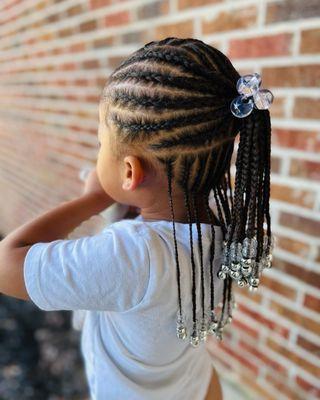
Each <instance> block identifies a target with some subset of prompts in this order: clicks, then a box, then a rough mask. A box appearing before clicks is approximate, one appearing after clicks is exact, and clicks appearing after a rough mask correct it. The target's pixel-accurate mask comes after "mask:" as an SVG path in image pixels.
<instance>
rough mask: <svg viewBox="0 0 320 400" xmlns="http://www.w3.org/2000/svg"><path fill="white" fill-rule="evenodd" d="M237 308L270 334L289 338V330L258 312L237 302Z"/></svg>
mask: <svg viewBox="0 0 320 400" xmlns="http://www.w3.org/2000/svg"><path fill="white" fill-rule="evenodd" d="M242 289H243V288H242ZM238 307H239V310H240V311H243V312H244V313H245V314H247V315H248V316H250V317H251V318H252V319H253V320H254V321H256V322H257V323H261V324H262V325H264V326H266V327H267V328H268V329H269V330H270V331H271V332H276V333H278V334H279V335H281V336H283V337H284V338H286V339H287V338H288V337H289V330H288V329H287V328H285V327H283V326H281V325H280V324H278V323H277V322H275V321H274V320H273V319H269V318H267V317H265V316H263V315H262V314H261V312H260V311H253V310H251V309H250V308H249V307H246V306H245V305H244V304H242V303H239V302H238Z"/></svg>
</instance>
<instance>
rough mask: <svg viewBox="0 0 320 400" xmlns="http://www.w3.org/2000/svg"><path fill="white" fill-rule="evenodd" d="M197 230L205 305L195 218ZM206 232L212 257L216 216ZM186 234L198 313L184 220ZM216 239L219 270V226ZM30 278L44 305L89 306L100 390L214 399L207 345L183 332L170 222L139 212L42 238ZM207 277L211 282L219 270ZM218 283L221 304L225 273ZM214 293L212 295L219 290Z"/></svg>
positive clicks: (186, 259) (91, 374)
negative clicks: (89, 229)
mask: <svg viewBox="0 0 320 400" xmlns="http://www.w3.org/2000/svg"><path fill="white" fill-rule="evenodd" d="M192 229H193V242H194V246H193V247H194V255H195V263H196V266H197V271H196V287H197V293H198V298H197V313H198V312H199V307H200V305H201V304H200V302H201V299H200V295H199V293H200V291H199V288H200V285H201V281H200V257H199V251H198V241H197V237H198V236H197V229H196V224H195V223H194V224H192ZM201 231H202V232H201V233H202V245H203V254H204V266H208V265H209V259H210V258H209V257H210V251H209V249H210V242H211V227H210V225H209V224H204V223H202V224H201ZM176 238H177V246H178V254H179V263H180V279H181V295H182V307H183V311H184V312H185V314H186V315H187V317H188V318H189V320H191V319H192V315H191V314H192V311H191V310H192V296H191V288H192V269H191V260H190V242H189V225H188V224H184V223H176ZM215 239H216V240H215V259H214V276H215V277H216V274H217V271H218V268H219V261H220V258H221V243H222V233H221V229H220V228H219V227H217V226H215ZM208 274H209V272H208ZM24 279H25V284H26V288H27V291H28V294H29V296H30V298H31V300H32V301H33V302H34V303H35V304H36V305H37V306H38V307H39V308H40V309H41V310H45V311H51V310H87V311H86V313H85V319H84V323H83V327H82V335H81V351H82V355H83V359H84V364H85V371H86V377H87V381H88V385H89V390H90V396H91V399H94V400H106V399H108V400H122V399H130V400H163V399H166V400H189V399H190V400H203V399H204V397H205V395H206V392H207V388H208V385H209V382H210V378H211V373H212V361H211V357H210V355H209V353H208V350H207V349H206V344H205V343H203V342H201V344H200V346H199V347H197V348H193V347H192V346H191V345H190V344H189V343H188V341H182V340H180V339H178V338H177V336H176V318H177V312H178V291H177V277H176V264H175V253H174V242H173V233H172V223H171V222H170V221H165V220H152V221H150V220H148V221H145V220H144V219H143V218H142V217H141V216H140V215H139V216H138V217H136V218H135V219H123V220H120V221H117V222H115V223H112V224H110V225H108V226H107V227H106V228H105V229H103V230H102V231H101V232H100V233H98V234H96V235H93V236H86V237H81V238H79V239H67V240H64V239H58V240H55V241H52V242H47V243H45V242H39V243H35V244H34V245H33V246H32V247H31V248H30V249H29V251H28V253H27V255H26V258H25V261H24ZM205 280H206V283H205V285H206V290H208V288H209V285H210V279H209V275H207V277H206V279H205ZM214 289H215V305H217V304H218V302H220V301H221V299H222V292H223V281H222V280H220V279H218V278H215V280H214ZM206 293H208V291H207V292H206ZM205 301H206V304H208V305H209V304H210V301H209V298H207V297H205ZM188 310H190V312H189V313H188ZM197 315H199V316H200V314H197Z"/></svg>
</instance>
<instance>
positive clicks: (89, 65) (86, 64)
mask: <svg viewBox="0 0 320 400" xmlns="http://www.w3.org/2000/svg"><path fill="white" fill-rule="evenodd" d="M81 66H82V68H84V69H97V68H99V67H100V62H99V60H87V61H83V62H82V64H81Z"/></svg>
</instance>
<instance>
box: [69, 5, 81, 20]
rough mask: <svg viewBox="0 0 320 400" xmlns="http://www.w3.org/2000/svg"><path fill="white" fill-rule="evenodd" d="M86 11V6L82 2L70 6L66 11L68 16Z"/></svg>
mask: <svg viewBox="0 0 320 400" xmlns="http://www.w3.org/2000/svg"><path fill="white" fill-rule="evenodd" d="M83 12H84V8H83V6H82V5H81V4H78V5H76V6H73V7H70V8H68V9H67V11H66V13H67V15H68V17H73V16H74V15H79V14H81V13H83Z"/></svg>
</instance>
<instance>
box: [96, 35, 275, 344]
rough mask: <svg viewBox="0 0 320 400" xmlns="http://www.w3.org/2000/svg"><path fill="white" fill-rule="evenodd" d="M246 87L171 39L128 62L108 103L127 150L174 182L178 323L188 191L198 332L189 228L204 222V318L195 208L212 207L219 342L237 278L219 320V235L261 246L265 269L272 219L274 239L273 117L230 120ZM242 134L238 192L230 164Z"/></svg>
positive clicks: (215, 56)
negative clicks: (179, 211)
mask: <svg viewBox="0 0 320 400" xmlns="http://www.w3.org/2000/svg"><path fill="white" fill-rule="evenodd" d="M239 78H240V75H239V73H238V72H237V71H236V69H235V68H234V67H233V65H232V63H231V62H230V60H229V59H228V58H227V57H226V56H225V55H224V54H223V53H222V52H220V51H219V50H218V49H216V48H214V47H212V46H210V45H208V44H206V43H204V42H202V41H201V40H198V39H194V38H175V37H168V38H165V39H163V40H160V41H152V42H149V43H147V44H145V45H144V46H143V47H142V48H140V49H139V50H137V51H135V52H134V53H133V54H132V55H131V56H130V57H129V58H128V59H126V60H125V61H123V62H122V63H121V64H120V65H119V66H118V67H117V68H116V69H115V70H114V71H113V73H112V74H111V76H110V77H109V78H108V81H107V84H106V86H105V87H104V89H103V92H102V95H101V101H103V103H104V104H105V106H106V110H107V112H106V121H105V122H106V124H107V125H110V126H111V125H112V126H113V128H114V129H115V132H116V135H117V140H118V141H119V143H121V144H123V145H129V146H135V145H137V146H139V147H140V148H141V146H143V147H144V148H145V149H146V150H147V151H146V155H152V157H154V158H155V159H156V160H158V161H159V162H160V164H159V165H161V166H162V167H163V169H164V171H165V173H166V175H167V181H168V200H169V206H170V210H171V220H172V228H173V240H174V248H175V262H176V270H177V274H176V276H177V287H178V302H179V304H178V306H179V315H180V316H182V309H181V290H180V266H179V257H178V248H177V240H176V230H175V214H174V204H173V199H172V197H173V196H172V182H173V181H175V182H176V183H177V184H178V185H179V187H180V188H181V189H182V190H183V194H184V204H185V207H186V210H187V215H188V223H189V228H190V229H189V231H190V248H191V265H192V282H193V283H192V304H193V323H194V324H195V323H196V293H195V292H196V290H195V271H196V267H195V260H194V253H193V242H192V240H193V239H192V225H191V224H192V221H193V220H195V221H196V227H197V232H198V246H199V252H200V263H201V289H202V296H201V306H202V308H201V310H202V317H203V318H204V317H205V308H206V307H205V304H204V268H205V266H204V265H203V249H202V237H201V226H200V222H199V218H198V205H197V201H196V199H198V200H199V198H201V199H202V201H203V204H205V208H206V213H207V216H208V218H209V220H210V225H211V232H212V243H211V247H210V266H209V272H210V296H209V298H210V306H209V307H210V310H211V316H212V322H213V325H212V326H211V327H212V328H213V330H216V331H217V329H218V333H217V332H216V334H217V337H218V338H220V340H221V329H222V327H223V325H224V324H225V323H227V322H230V321H231V305H230V304H231V301H232V300H233V298H232V283H233V279H232V278H231V277H230V276H229V275H228V276H226V279H224V285H223V299H222V303H220V304H222V311H221V314H220V318H219V320H218V319H216V316H215V313H214V305H215V302H214V285H213V281H214V278H215V277H214V276H213V259H214V240H215V230H214V225H219V226H220V227H221V231H222V235H223V241H224V243H226V242H227V241H228V243H229V244H230V243H231V240H236V241H238V242H240V241H242V240H243V239H244V238H245V237H249V238H253V237H256V239H257V243H258V248H257V255H256V257H257V260H258V259H259V257H260V256H261V253H262V250H263V239H264V238H265V235H264V227H263V225H264V222H265V219H266V223H267V236H268V237H269V238H270V236H271V230H270V215H269V194H270V189H269V186H270V185H269V183H270V136H271V125H270V115H269V111H268V110H257V109H253V111H252V113H251V114H250V115H249V116H247V117H246V118H236V117H235V116H234V115H233V114H232V113H231V112H230V102H231V101H232V99H234V98H235V97H236V96H238V92H237V90H236V83H237V80H238V79H239ZM238 133H239V134H240V140H239V146H238V152H237V158H236V174H235V187H234V191H233V190H232V185H231V174H230V163H231V158H232V154H233V150H234V142H235V138H236V136H237V134H238ZM120 148H121V145H120V146H119V149H118V148H117V149H116V148H115V149H114V150H115V152H118V151H120ZM118 155H119V154H118ZM210 193H212V194H213V196H214V199H215V203H216V208H217V215H216V213H215V212H214V211H213V210H212V209H211V208H210V207H209V195H210ZM191 208H192V209H193V211H194V215H192V213H191ZM180 322H181V320H180ZM194 326H195V325H194ZM219 328H220V336H219ZM179 333H180V336H179V335H178V337H180V338H182V339H184V338H185V337H186V334H185V331H183V329H182V330H181V329H180V331H179ZM211 334H212V332H211ZM181 335H182V336H181ZM196 342H197V338H194V337H193V343H192V344H193V345H194V346H196V345H197V343H196Z"/></svg>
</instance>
